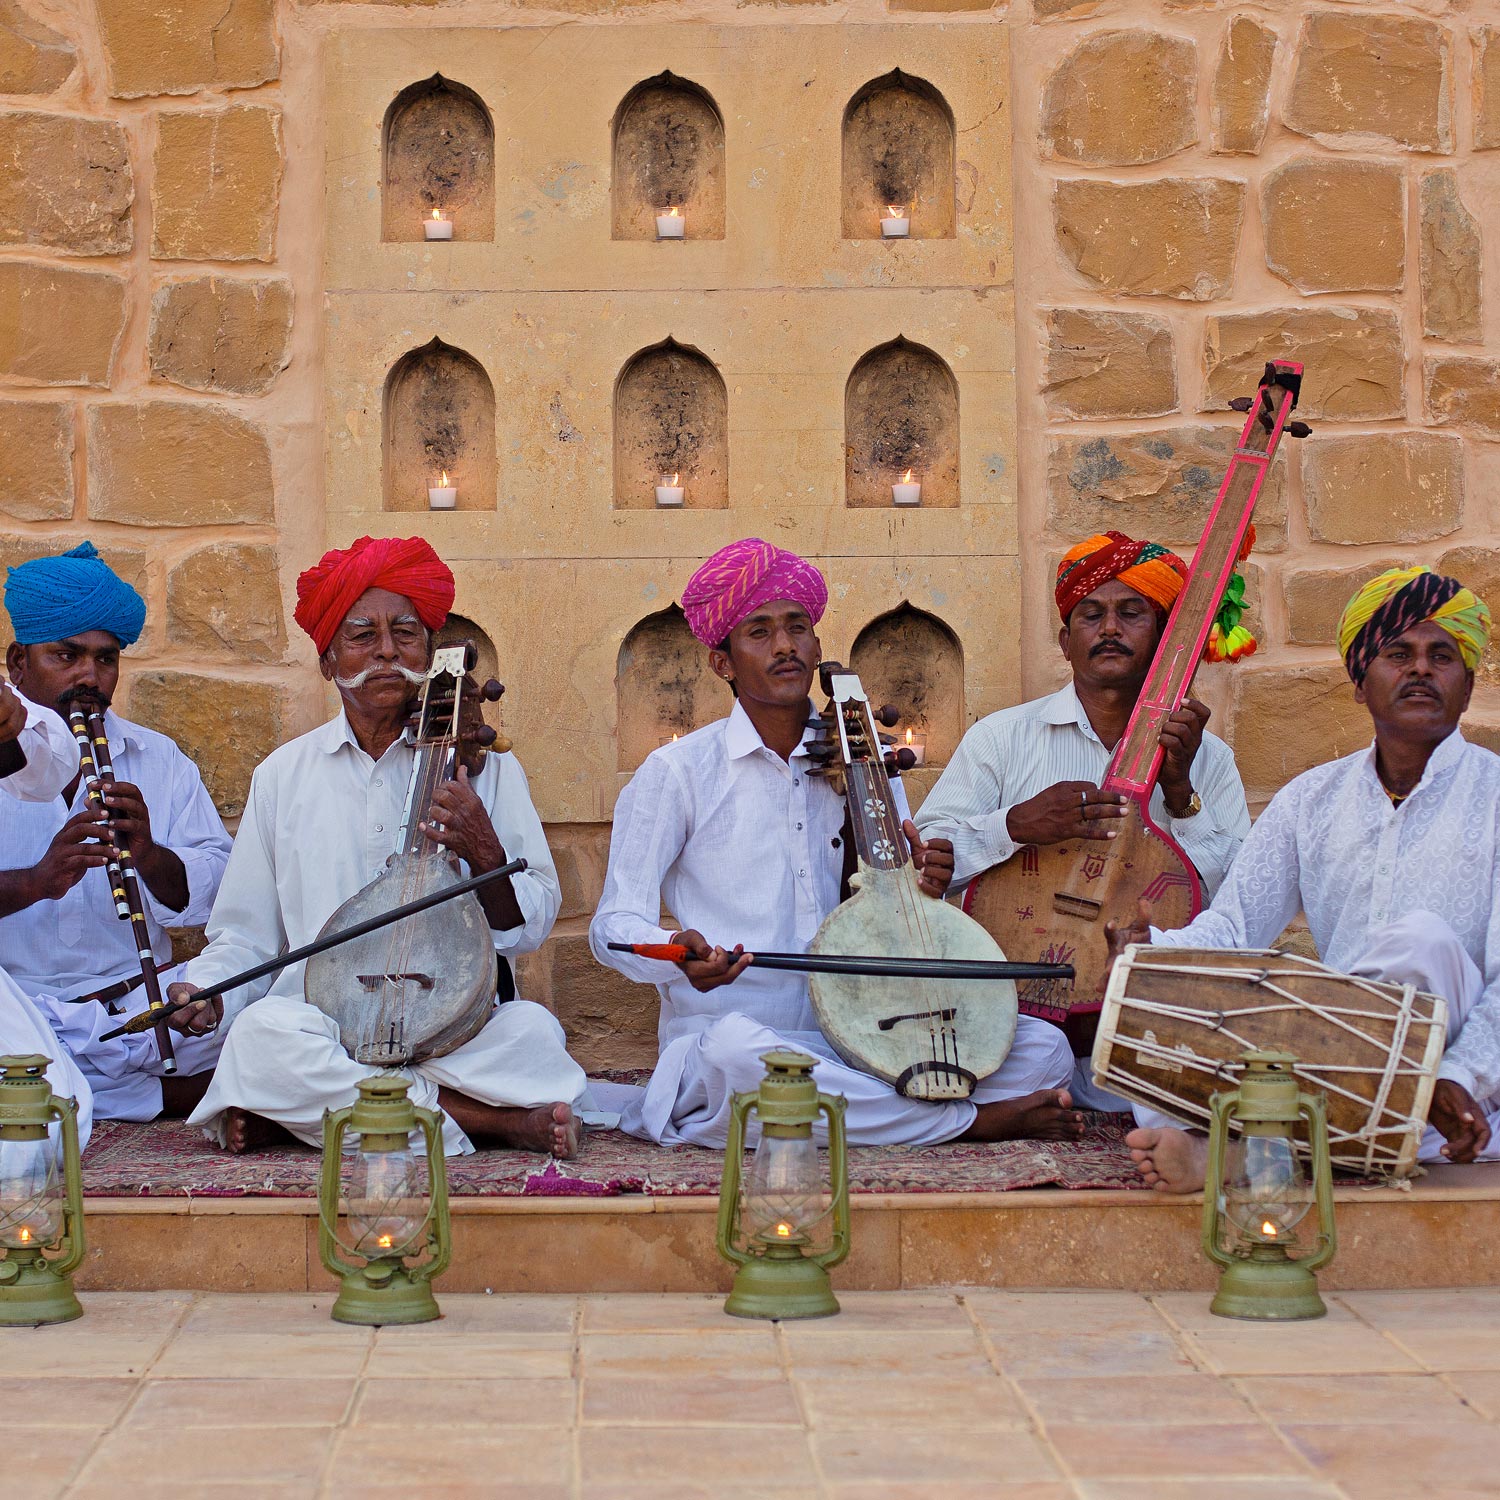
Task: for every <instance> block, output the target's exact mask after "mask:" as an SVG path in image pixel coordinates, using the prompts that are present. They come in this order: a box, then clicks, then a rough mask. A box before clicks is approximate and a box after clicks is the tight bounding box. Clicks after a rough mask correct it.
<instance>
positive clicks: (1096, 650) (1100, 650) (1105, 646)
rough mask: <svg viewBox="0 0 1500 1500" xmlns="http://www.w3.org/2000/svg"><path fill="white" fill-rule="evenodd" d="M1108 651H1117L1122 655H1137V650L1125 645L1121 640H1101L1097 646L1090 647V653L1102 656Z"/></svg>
mask: <svg viewBox="0 0 1500 1500" xmlns="http://www.w3.org/2000/svg"><path fill="white" fill-rule="evenodd" d="M1106 651H1116V652H1118V653H1119V654H1120V655H1121V656H1134V655H1135V652H1134V651H1132V650H1131V649H1130V647H1129V646H1126V645H1123V644H1121V642H1119V641H1100V642H1099V644H1098V645H1097V646H1094V647H1092V648H1091V649H1090V651H1089V655H1090V656H1102V655H1103V654H1104V653H1105V652H1106Z"/></svg>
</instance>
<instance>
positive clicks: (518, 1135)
mask: <svg viewBox="0 0 1500 1500" xmlns="http://www.w3.org/2000/svg"><path fill="white" fill-rule="evenodd" d="M438 1103H439V1104H441V1105H442V1107H443V1109H444V1110H445V1111H446V1112H447V1114H448V1118H449V1119H451V1120H452V1121H453V1122H454V1124H455V1125H457V1126H458V1128H459V1129H460V1130H462V1131H463V1133H464V1134H465V1135H467V1136H468V1137H469V1139H470V1140H472V1141H473V1142H474V1144H475V1145H476V1146H480V1145H483V1146H509V1147H510V1148H511V1149H512V1150H513V1151H545V1152H547V1154H548V1155H549V1156H555V1157H556V1158H557V1159H558V1160H559V1161H567V1160H569V1159H570V1158H571V1157H574V1156H577V1155H578V1143H579V1141H580V1139H581V1138H582V1135H583V1125H582V1123H581V1122H580V1121H579V1120H578V1119H576V1118H575V1117H574V1114H573V1107H572V1106H571V1105H569V1104H539V1105H537V1106H536V1108H534V1109H520V1108H507V1107H503V1106H501V1105H498V1104H481V1103H480V1102H479V1100H477V1099H471V1098H470V1097H469V1096H468V1095H467V1094H460V1093H459V1092H458V1090H457V1089H450V1088H440V1089H439V1090H438Z"/></svg>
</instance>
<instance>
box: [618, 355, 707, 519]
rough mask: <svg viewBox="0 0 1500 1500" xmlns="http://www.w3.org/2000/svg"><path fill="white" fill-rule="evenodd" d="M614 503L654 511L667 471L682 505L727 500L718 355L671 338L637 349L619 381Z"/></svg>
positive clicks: (691, 506)
mask: <svg viewBox="0 0 1500 1500" xmlns="http://www.w3.org/2000/svg"><path fill="white" fill-rule="evenodd" d="M614 406H615V412H614V445H615V506H616V508H617V509H619V510H650V509H652V508H653V507H654V506H655V504H656V485H657V482H658V481H659V480H660V479H661V477H662V475H664V474H676V475H679V476H680V480H679V482H680V483H681V485H682V487H683V490H684V496H683V504H684V506H685V507H687V508H688V509H692V510H723V509H725V508H726V507H727V506H728V504H729V393H728V391H727V390H726V389H725V386H724V377H723V376H722V375H720V374H719V372H718V370H717V369H715V368H714V364H713V361H712V360H710V359H708V358H707V357H706V356H704V355H703V354H701V353H700V352H699V351H698V350H696V349H690V348H688V347H686V346H685V345H683V344H679V343H677V342H675V341H674V340H672V339H667V340H665V342H663V343H660V344H656V345H654V346H652V347H651V348H649V349H642V350H641V351H640V352H639V353H638V354H635V355H633V356H632V357H631V358H630V360H629V361H628V362H627V363H626V365H625V368H624V369H623V370H621V371H620V376H619V379H618V380H616V382H615V402H614Z"/></svg>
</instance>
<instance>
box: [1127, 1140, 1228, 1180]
mask: <svg viewBox="0 0 1500 1500" xmlns="http://www.w3.org/2000/svg"><path fill="white" fill-rule="evenodd" d="M1125 1144H1126V1145H1127V1146H1129V1147H1130V1156H1131V1160H1133V1161H1134V1162H1135V1169H1136V1171H1137V1172H1139V1173H1140V1174H1141V1176H1142V1178H1144V1179H1145V1182H1146V1185H1147V1186H1148V1187H1152V1188H1155V1189H1156V1191H1157V1192H1158V1193H1196V1192H1197V1191H1198V1190H1199V1189H1200V1188H1201V1187H1202V1186H1203V1178H1204V1176H1205V1173H1206V1170H1207V1167H1208V1137H1207V1136H1206V1135H1199V1134H1198V1133H1197V1132H1196V1131H1188V1130H1177V1129H1176V1128H1174V1127H1173V1126H1170V1125H1164V1126H1160V1127H1154V1126H1142V1127H1141V1128H1140V1129H1138V1130H1132V1131H1131V1132H1130V1134H1129V1135H1127V1136H1126V1137H1125Z"/></svg>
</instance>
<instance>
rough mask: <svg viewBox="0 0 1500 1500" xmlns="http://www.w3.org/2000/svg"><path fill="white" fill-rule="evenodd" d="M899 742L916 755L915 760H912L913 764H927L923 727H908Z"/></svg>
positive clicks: (925, 739)
mask: <svg viewBox="0 0 1500 1500" xmlns="http://www.w3.org/2000/svg"><path fill="white" fill-rule="evenodd" d="M901 744H902V746H904V747H905V748H906V749H907V750H910V751H911V753H912V754H913V755H915V756H916V760H914V761H913V762H912V764H913V765H917V766H925V765H926V764H927V731H926V730H925V729H908V730H907V731H906V735H905V737H904V738H903V739H902V741H901Z"/></svg>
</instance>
